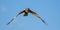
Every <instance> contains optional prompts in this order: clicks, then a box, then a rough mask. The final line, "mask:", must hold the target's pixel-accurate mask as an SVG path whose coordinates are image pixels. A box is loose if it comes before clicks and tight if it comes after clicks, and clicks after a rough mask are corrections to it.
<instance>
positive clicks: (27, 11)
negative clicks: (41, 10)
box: [7, 8, 47, 25]
mask: <svg viewBox="0 0 60 30" xmlns="http://www.w3.org/2000/svg"><path fill="white" fill-rule="evenodd" d="M22 13H24V16H28V13H32V14H33V15H35V16H36V17H38V18H39V19H41V21H42V22H43V23H45V24H47V23H46V22H45V21H44V20H43V19H42V18H41V17H40V16H39V15H38V14H37V13H36V12H34V11H32V10H31V9H29V8H26V9H24V10H22V11H20V12H19V13H18V14H16V16H15V17H14V18H13V19H12V20H11V21H10V22H9V23H8V24H10V23H11V22H12V21H13V20H14V19H15V18H16V17H17V16H18V15H20V14H22ZM8 24H7V25H8Z"/></svg>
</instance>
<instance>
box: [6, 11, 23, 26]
mask: <svg viewBox="0 0 60 30" xmlns="http://www.w3.org/2000/svg"><path fill="white" fill-rule="evenodd" d="M23 12H24V10H22V11H20V12H19V13H18V14H16V16H14V17H13V18H12V20H11V21H10V22H8V23H7V25H8V24H10V23H11V22H12V21H13V20H14V19H15V18H16V17H17V16H18V15H20V14H22V13H23Z"/></svg>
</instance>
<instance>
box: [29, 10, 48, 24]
mask: <svg viewBox="0 0 60 30" xmlns="http://www.w3.org/2000/svg"><path fill="white" fill-rule="evenodd" d="M29 12H30V13H32V14H33V15H35V16H36V17H38V18H39V19H41V21H42V22H43V23H45V24H47V23H46V22H45V21H44V20H43V19H42V18H41V17H40V16H39V15H38V14H37V13H36V12H34V11H33V10H29Z"/></svg>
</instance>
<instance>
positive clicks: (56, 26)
mask: <svg viewBox="0 0 60 30" xmlns="http://www.w3.org/2000/svg"><path fill="white" fill-rule="evenodd" d="M25 8H30V9H32V10H34V11H35V12H37V13H38V14H39V15H40V16H41V17H42V18H43V19H44V20H45V21H46V22H47V23H48V25H45V24H44V23H43V22H42V21H41V20H40V19H38V18H36V17H35V16H34V15H32V14H30V13H29V15H28V16H27V17H24V16H23V14H21V15H19V16H18V17H17V18H16V19H15V20H14V21H13V22H12V23H11V24H9V25H6V24H7V23H8V22H9V21H10V20H11V19H12V18H13V17H14V16H15V15H16V13H18V12H19V11H21V10H23V9H25ZM0 30H60V0H0Z"/></svg>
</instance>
